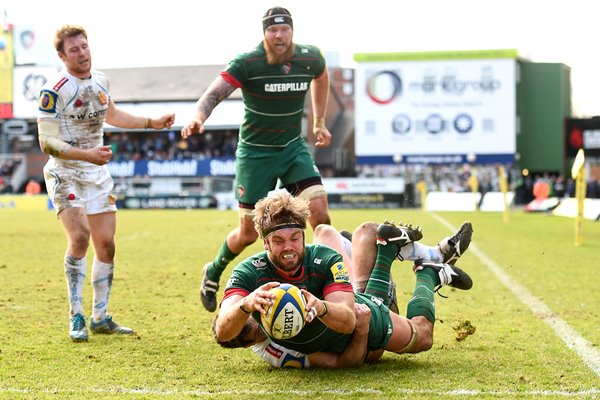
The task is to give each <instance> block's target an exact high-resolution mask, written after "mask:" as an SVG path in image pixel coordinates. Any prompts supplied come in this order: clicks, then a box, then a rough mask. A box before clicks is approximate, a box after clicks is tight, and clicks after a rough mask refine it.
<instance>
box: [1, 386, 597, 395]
mask: <svg viewBox="0 0 600 400" xmlns="http://www.w3.org/2000/svg"><path fill="white" fill-rule="evenodd" d="M391 392H393V393H395V394H398V395H410V394H415V395H419V394H420V395H432V396H435V397H440V396H443V397H447V396H456V397H461V396H499V397H511V396H517V397H523V396H536V397H538V396H549V397H555V396H563V397H582V396H583V397H589V396H595V395H599V394H600V389H596V388H593V389H587V390H578V391H574V392H570V391H566V390H529V391H516V390H500V391H495V390H461V389H458V390H448V391H437V390H429V389H396V390H392V391H391ZM0 393H21V394H39V393H44V394H49V393H51V394H71V395H77V394H83V393H87V394H89V393H97V394H130V395H140V396H146V395H155V396H215V397H218V396H224V395H225V396H246V395H252V396H256V395H263V396H269V395H271V396H272V395H281V394H290V395H297V396H311V397H312V396H319V395H323V394H329V395H342V396H356V395H382V394H383V392H382V391H380V390H373V389H355V390H172V389H171V390H161V389H142V388H137V389H127V388H110V389H109V388H81V389H43V390H35V389H19V388H10V387H0Z"/></svg>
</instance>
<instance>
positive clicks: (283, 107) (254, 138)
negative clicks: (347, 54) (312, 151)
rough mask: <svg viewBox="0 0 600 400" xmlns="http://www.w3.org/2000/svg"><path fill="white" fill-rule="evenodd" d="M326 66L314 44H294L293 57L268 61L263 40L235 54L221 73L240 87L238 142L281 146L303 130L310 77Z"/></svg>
mask: <svg viewBox="0 0 600 400" xmlns="http://www.w3.org/2000/svg"><path fill="white" fill-rule="evenodd" d="M324 70H325V58H324V57H323V55H322V54H321V51H320V50H319V49H318V48H317V47H316V46H310V45H300V44H296V45H295V51H294V55H293V57H292V59H291V60H290V61H289V62H288V63H287V64H284V65H269V64H268V63H267V56H266V52H265V49H264V47H263V44H262V43H260V44H259V45H258V46H257V47H256V49H254V50H253V51H251V52H248V53H244V54H240V55H239V56H237V57H236V58H234V59H233V60H232V61H231V62H229V64H228V65H227V67H226V68H225V70H224V71H223V72H221V77H222V78H223V79H224V80H225V81H227V82H228V83H229V84H231V85H233V86H235V87H237V88H241V89H242V96H243V99H244V120H243V121H242V125H241V127H240V142H241V143H246V144H251V145H255V146H266V147H284V146H286V145H287V144H288V143H290V142H292V141H293V140H296V139H298V138H299V137H300V135H301V133H302V116H303V114H304V100H305V97H306V93H307V92H308V90H309V88H310V83H311V81H312V80H313V79H314V78H315V77H318V76H320V75H321V74H322V73H323V71H324Z"/></svg>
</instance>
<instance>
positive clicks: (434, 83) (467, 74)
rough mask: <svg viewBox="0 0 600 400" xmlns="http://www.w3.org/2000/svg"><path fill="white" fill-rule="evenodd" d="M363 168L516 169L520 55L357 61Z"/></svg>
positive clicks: (363, 57) (394, 56)
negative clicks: (467, 164)
mask: <svg viewBox="0 0 600 400" xmlns="http://www.w3.org/2000/svg"><path fill="white" fill-rule="evenodd" d="M355 60H356V61H358V66H357V69H356V74H355V106H356V113H355V115H356V117H355V122H356V135H355V149H356V159H357V163H359V164H392V163H407V164H422V163H429V164H431V163H443V164H447V163H462V162H471V163H494V162H503V163H505V162H511V161H513V160H514V154H515V151H516V83H515V82H516V81H515V79H516V68H517V65H516V51H514V50H497V51H496V50H494V51H477V52H438V53H383V54H356V55H355Z"/></svg>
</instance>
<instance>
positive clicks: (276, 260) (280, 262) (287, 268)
mask: <svg viewBox="0 0 600 400" xmlns="http://www.w3.org/2000/svg"><path fill="white" fill-rule="evenodd" d="M285 254H289V252H286V253H285ZM294 254H295V255H296V259H295V260H294V262H293V263H292V262H290V261H286V259H285V258H284V257H283V254H280V255H278V256H277V257H273V253H271V252H270V251H269V252H267V255H268V257H269V260H270V261H271V263H272V264H273V265H274V266H275V268H277V269H278V270H280V271H283V272H285V273H286V274H287V273H290V272H295V271H296V270H297V269H298V268H299V267H300V266H301V265H302V260H303V259H304V254H305V251H304V248H303V249H302V252H301V253H296V252H294Z"/></svg>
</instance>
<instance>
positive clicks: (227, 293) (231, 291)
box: [223, 288, 250, 300]
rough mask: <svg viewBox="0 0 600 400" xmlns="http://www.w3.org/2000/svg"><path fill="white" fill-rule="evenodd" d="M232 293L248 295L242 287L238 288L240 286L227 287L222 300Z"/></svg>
mask: <svg viewBox="0 0 600 400" xmlns="http://www.w3.org/2000/svg"><path fill="white" fill-rule="evenodd" d="M234 294H239V295H240V296H242V297H246V296H248V295H249V294H250V293H249V292H248V291H247V290H244V289H240V288H232V289H228V290H226V291H225V294H224V296H223V300H225V299H226V298H228V297H231V296H233V295H234Z"/></svg>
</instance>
